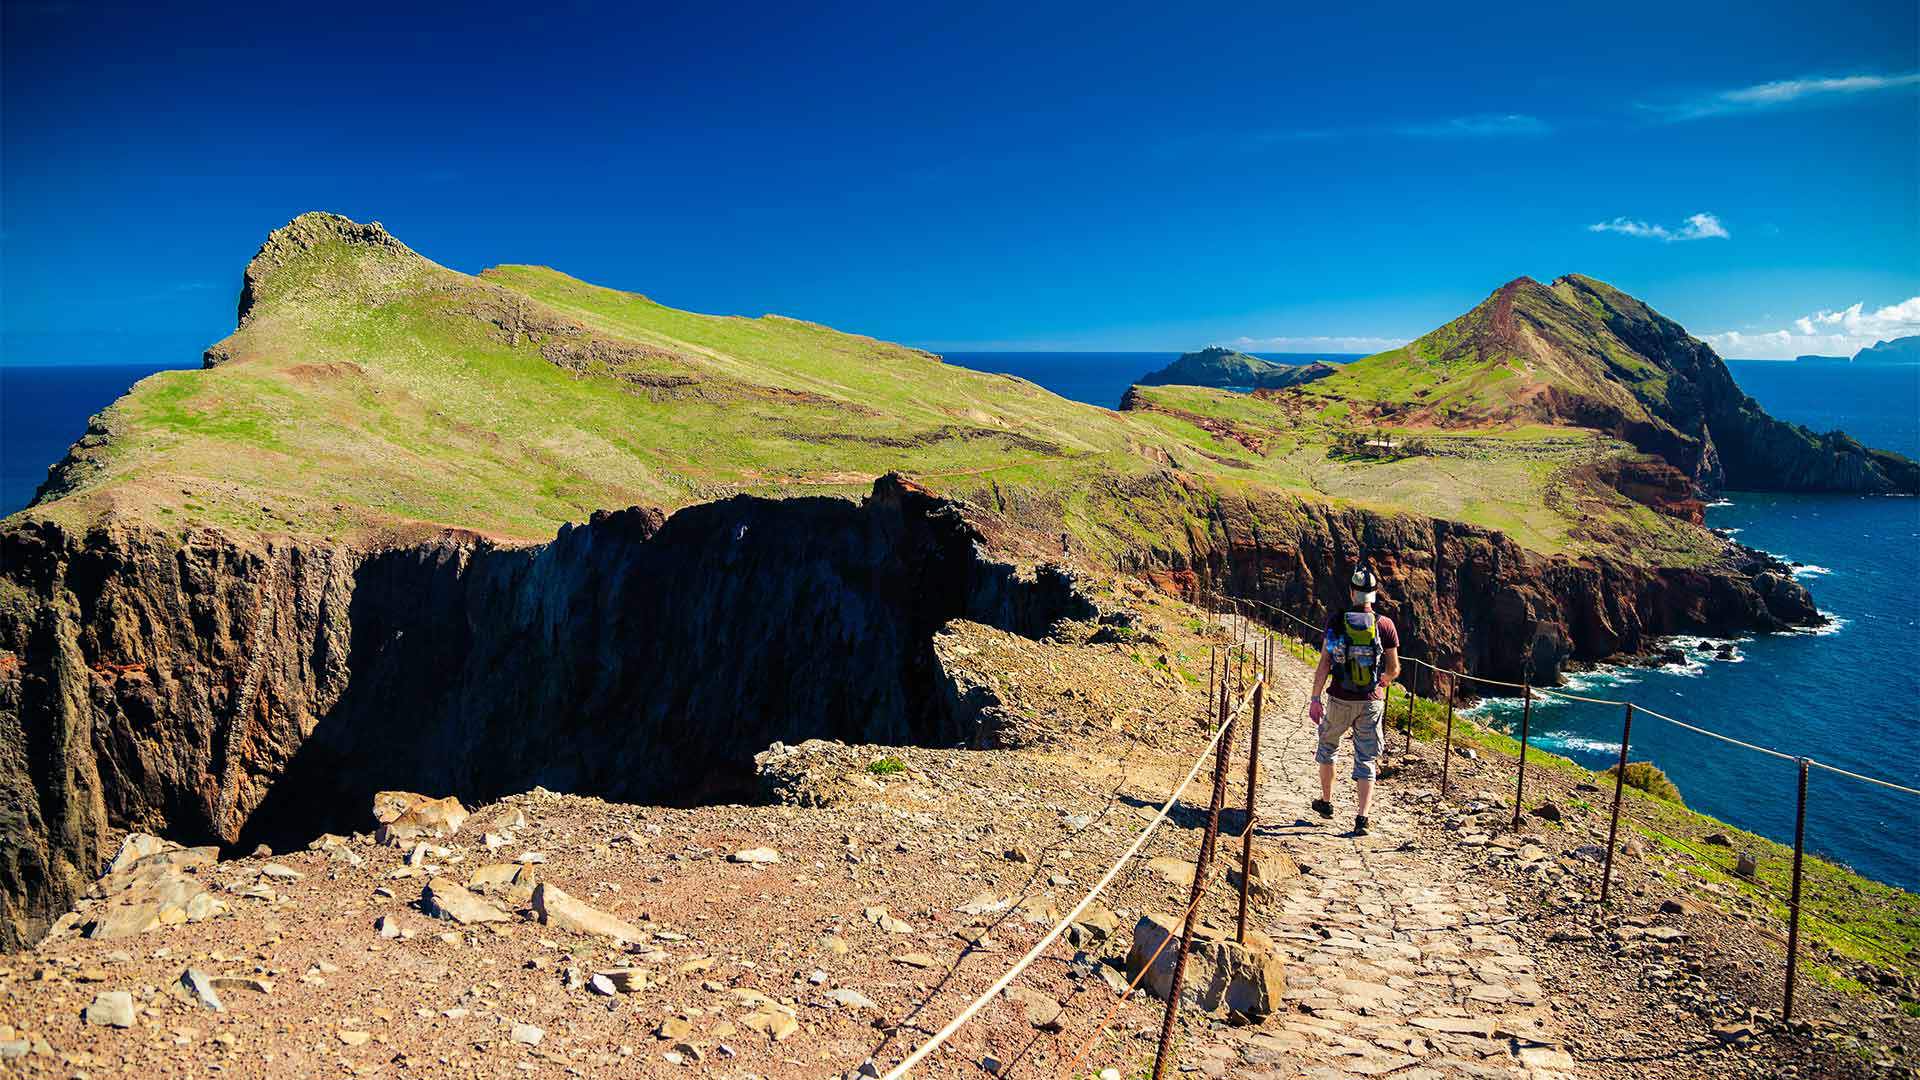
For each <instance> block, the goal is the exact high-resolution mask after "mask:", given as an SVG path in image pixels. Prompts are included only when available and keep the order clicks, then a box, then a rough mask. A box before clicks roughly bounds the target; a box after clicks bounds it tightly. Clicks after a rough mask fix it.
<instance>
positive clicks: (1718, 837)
mask: <svg viewBox="0 0 1920 1080" xmlns="http://www.w3.org/2000/svg"><path fill="white" fill-rule="evenodd" d="M1701 842H1702V843H1704V844H1706V845H1707V846H1708V847H1732V846H1733V841H1732V840H1729V839H1728V838H1727V834H1726V833H1718V832H1717V833H1708V834H1707V836H1706V839H1705V840H1703V841H1701Z"/></svg>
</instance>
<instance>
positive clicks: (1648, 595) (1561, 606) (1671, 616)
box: [1129, 474, 1821, 692]
mask: <svg viewBox="0 0 1920 1080" xmlns="http://www.w3.org/2000/svg"><path fill="white" fill-rule="evenodd" d="M1159 482H1161V483H1167V484H1177V483H1178V482H1179V481H1178V480H1177V479H1176V478H1174V477H1173V476H1172V475H1171V474H1168V475H1166V476H1165V477H1163V478H1162V480H1160V481H1159ZM1185 494H1186V495H1188V496H1193V495H1194V494H1195V493H1193V492H1188V493H1185ZM1202 497H1204V498H1209V499H1211V500H1212V511H1211V513H1210V514H1209V517H1208V522H1207V528H1206V529H1205V530H1204V531H1194V532H1190V533H1189V534H1188V535H1187V537H1186V538H1185V542H1184V543H1183V544H1180V545H1178V546H1172V545H1170V546H1168V547H1165V548H1160V549H1157V550H1143V551H1139V552H1136V553H1135V554H1134V555H1133V556H1132V557H1131V558H1130V560H1129V561H1130V563H1131V565H1132V568H1133V569H1135V570H1137V571H1139V572H1141V573H1144V574H1146V575H1147V576H1149V577H1152V578H1153V579H1155V580H1156V581H1157V582H1159V583H1160V584H1161V585H1162V586H1163V587H1164V588H1166V589H1168V590H1170V591H1173V592H1176V593H1180V594H1183V595H1186V596H1189V597H1193V598H1199V597H1201V596H1204V595H1205V594H1207V593H1210V592H1212V593H1219V594H1222V595H1224V596H1228V597H1239V598H1246V599H1254V600H1261V601H1265V602H1267V603H1270V604H1273V605H1275V606H1278V607H1280V608H1283V609H1285V610H1287V611H1290V612H1293V613H1295V614H1298V615H1301V616H1303V617H1307V618H1312V619H1316V620H1317V619H1318V618H1320V617H1323V616H1324V614H1325V613H1327V612H1329V611H1331V610H1334V609H1336V608H1338V607H1340V606H1342V605H1344V604H1345V603H1346V601H1347V578H1348V576H1349V575H1350V574H1351V573H1352V570H1353V567H1354V566H1355V565H1356V564H1358V563H1361V562H1365V563H1367V564H1368V565H1370V566H1372V567H1373V568H1374V569H1375V571H1376V572H1377V573H1379V575H1380V576H1381V579H1382V582H1383V585H1382V593H1383V603H1382V604H1381V609H1382V610H1383V611H1384V612H1385V613H1386V614H1388V615H1391V616H1392V617H1393V619H1394V620H1395V623H1396V624H1397V625H1398V626H1399V628H1400V631H1401V634H1402V639H1403V643H1404V644H1403V648H1404V651H1405V653H1406V655H1409V656H1413V657H1418V658H1419V659H1422V660H1425V661H1427V662H1429V663H1432V664H1436V665H1439V666H1441V667H1444V668H1449V669H1456V670H1464V671H1471V672H1473V673H1474V674H1477V675H1484V676H1488V677H1491V678H1497V679H1507V680H1514V681H1517V680H1519V679H1520V677H1521V676H1522V675H1523V674H1525V675H1529V676H1530V677H1531V678H1532V679H1533V681H1534V682H1535V683H1538V684H1551V683H1553V682H1554V681H1556V680H1557V679H1558V676H1559V673H1560V672H1561V670H1562V669H1563V668H1564V667H1565V666H1566V665H1567V664H1568V663H1569V662H1572V661H1583V662H1591V661H1597V660H1602V659H1605V658H1608V657H1613V656H1618V655H1620V654H1635V653H1641V652H1644V651H1646V650H1647V649H1648V648H1649V647H1650V646H1651V645H1652V642H1653V639H1655V638H1657V637H1660V636H1663V635H1667V634H1675V633H1702V634H1727V633H1733V632H1747V631H1767V630H1782V629H1787V628H1791V627H1796V626H1808V625H1814V624H1817V623H1819V622H1820V621H1821V616H1820V614H1819V612H1818V611H1817V610H1815V608H1814V606H1813V601H1812V597H1811V596H1809V595H1808V593H1807V591H1806V589H1804V588H1802V587H1801V586H1800V585H1799V584H1798V583H1796V582H1795V581H1794V580H1793V578H1792V576H1791V575H1790V574H1788V573H1787V568H1786V567H1785V566H1784V565H1782V564H1780V563H1779V562H1778V561H1777V560H1775V559H1773V558H1772V557H1771V556H1768V555H1765V554H1762V553H1760V552H1754V551H1748V550H1744V549H1735V553H1734V554H1732V555H1730V556H1729V557H1728V558H1727V560H1726V561H1725V562H1724V563H1723V564H1721V565H1716V566H1711V567H1706V568H1701V569H1649V568H1645V567H1640V566H1635V565H1629V564H1624V563H1620V562H1616V561H1613V560H1609V559H1601V558H1587V559H1578V560H1575V559H1569V558H1566V557H1551V558H1549V557H1543V556H1540V555H1537V554H1535V553H1533V552H1530V551H1527V550H1525V549H1524V548H1521V547H1520V546H1519V545H1517V544H1515V543H1514V542H1513V541H1512V540H1511V539H1509V538H1508V537H1506V536H1504V535H1503V534H1501V533H1498V532H1494V531H1491V530H1488V529H1482V528H1478V527H1476V526H1472V525H1465V524H1461V523H1459V522H1452V521H1445V520H1440V519H1435V518H1426V517H1419V516H1416V515H1411V514H1389V513H1377V512H1374V511H1369V510H1361V509H1354V508H1347V507H1335V506H1329V505H1326V504H1322V503H1305V502H1299V501H1294V500H1287V499H1285V498H1283V497H1276V498H1269V499H1265V500H1262V501H1248V500H1245V499H1239V498H1212V497H1211V496H1207V495H1204V493H1202ZM1409 677H1410V678H1411V677H1412V676H1411V675H1410V676H1409ZM1421 690H1422V692H1425V690H1426V687H1425V684H1424V683H1422V684H1421Z"/></svg>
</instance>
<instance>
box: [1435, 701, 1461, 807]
mask: <svg viewBox="0 0 1920 1080" xmlns="http://www.w3.org/2000/svg"><path fill="white" fill-rule="evenodd" d="M1459 696H1460V683H1459V680H1457V679H1456V678H1454V675H1453V673H1452V672H1448V673H1447V741H1446V743H1445V744H1444V745H1442V746H1441V748H1440V794H1441V795H1442V796H1443V797H1444V796H1445V795H1446V793H1447V771H1448V770H1449V769H1451V768H1452V767H1453V702H1454V699H1456V698H1458V697H1459Z"/></svg>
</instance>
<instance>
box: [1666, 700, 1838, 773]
mask: <svg viewBox="0 0 1920 1080" xmlns="http://www.w3.org/2000/svg"><path fill="white" fill-rule="evenodd" d="M1634 708H1636V709H1638V710H1640V711H1641V712H1643V713H1645V714H1646V715H1648V716H1651V717H1653V718H1654V719H1655V720H1665V721H1666V722H1667V723H1669V724H1673V725H1675V726H1677V727H1683V728H1686V729H1687V730H1688V731H1695V732H1699V733H1700V734H1702V735H1706V736H1708V737H1710V738H1715V739H1719V740H1720V741H1721V742H1727V743H1732V744H1733V745H1735V746H1744V747H1746V748H1747V749H1749V750H1756V751H1758V752H1760V753H1762V754H1767V755H1770V756H1772V757H1777V758H1779V759H1780V760H1781V761H1799V760H1800V759H1799V758H1797V757H1794V756H1793V755H1792V754H1783V753H1781V752H1780V751H1778V750H1770V749H1768V748H1767V747H1764V746H1755V745H1754V744H1752V743H1750V742H1741V741H1740V740H1739V739H1736V738H1734V737H1733V736H1731V735H1722V734H1720V733H1719V732H1717V731H1708V730H1707V729H1706V728H1703V727H1694V726H1693V725H1692V724H1689V723H1687V722H1686V721H1685V720H1675V719H1674V718H1673V717H1671V716H1667V715H1666V714H1664V713H1657V712H1654V711H1653V710H1652V709H1649V708H1647V707H1646V706H1644V705H1635V706H1634Z"/></svg>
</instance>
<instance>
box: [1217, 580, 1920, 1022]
mask: <svg viewBox="0 0 1920 1080" xmlns="http://www.w3.org/2000/svg"><path fill="white" fill-rule="evenodd" d="M1243 602H1244V603H1249V604H1252V605H1253V606H1255V607H1257V608H1261V609H1265V610H1266V611H1269V612H1273V613H1274V614H1277V615H1280V616H1284V617H1285V618H1286V619H1288V620H1290V621H1291V622H1293V623H1296V624H1298V625H1299V626H1301V627H1302V628H1304V629H1306V630H1307V631H1309V632H1311V633H1312V634H1313V635H1314V636H1315V637H1316V638H1317V637H1318V636H1319V635H1320V634H1322V633H1323V632H1324V627H1322V626H1318V625H1315V624H1314V623H1312V622H1309V621H1308V620H1306V619H1303V618H1301V617H1300V616H1298V615H1296V614H1294V613H1293V612H1291V611H1287V610H1286V609H1284V608H1281V607H1278V606H1276V605H1273V604H1270V603H1267V602H1266V601H1263V600H1248V601H1235V604H1236V610H1237V606H1238V604H1239V603H1243ZM1401 659H1402V660H1404V661H1407V662H1409V663H1412V664H1415V665H1418V666H1419V667H1422V668H1425V669H1426V670H1427V671H1429V672H1431V673H1432V676H1433V681H1436V682H1437V678H1438V676H1441V675H1445V676H1446V677H1447V680H1448V682H1447V736H1446V738H1447V748H1446V750H1445V751H1444V754H1445V758H1444V760H1443V764H1442V769H1441V780H1440V784H1441V791H1442V793H1443V794H1444V793H1445V791H1446V784H1447V780H1446V776H1447V771H1446V767H1445V766H1446V765H1447V764H1450V763H1451V759H1452V742H1453V704H1454V701H1455V700H1456V699H1457V694H1458V687H1459V682H1458V680H1462V679H1464V680H1467V681H1469V682H1473V683H1479V684H1482V685H1486V686H1498V687H1505V688H1508V689H1513V690H1518V691H1520V693H1521V696H1522V699H1523V705H1522V709H1521V721H1520V732H1519V736H1520V738H1519V742H1520V753H1519V779H1518V786H1517V788H1516V790H1515V792H1514V806H1513V828H1514V829H1516V830H1517V829H1519V827H1520V815H1521V810H1522V801H1523V799H1524V797H1525V792H1526V777H1527V749H1528V746H1527V742H1528V727H1529V724H1530V721H1531V719H1532V712H1533V703H1534V701H1535V700H1536V699H1561V700H1567V701H1577V702H1581V703H1584V704H1592V705H1605V706H1611V707H1615V708H1620V709H1623V710H1624V719H1623V721H1622V726H1621V731H1620V759H1619V763H1618V764H1617V765H1616V766H1615V767H1614V769H1613V772H1614V794H1613V808H1612V816H1611V820H1610V823H1609V825H1608V833H1607V845H1606V854H1605V857H1604V860H1603V864H1602V869H1601V876H1600V898H1599V899H1600V904H1601V906H1602V907H1603V908H1604V907H1605V906H1606V903H1607V894H1608V888H1609V886H1610V885H1611V883H1612V877H1613V861H1614V848H1615V841H1616V840H1617V838H1618V834H1619V828H1620V815H1621V810H1622V798H1621V796H1622V794H1623V793H1624V790H1625V783H1626V773H1627V765H1628V760H1627V757H1628V748H1629V747H1630V745H1631V743H1632V733H1633V720H1634V716H1635V714H1636V712H1637V713H1639V714H1640V715H1642V716H1650V717H1652V718H1654V719H1655V720H1659V721H1661V722H1662V723H1665V724H1670V725H1672V726H1674V727H1678V728H1681V729H1683V730H1686V731H1691V732H1694V733H1696V734H1699V735H1704V736H1706V737H1708V738H1711V739H1716V740H1719V741H1720V742H1724V743H1727V744H1729V745H1732V746H1737V747H1740V748H1741V749H1743V750H1750V751H1753V752H1755V753H1758V754H1762V755H1764V756H1767V757H1771V758H1776V759H1778V760H1781V761H1789V762H1792V763H1793V764H1794V765H1795V768H1796V772H1797V775H1798V779H1797V784H1796V787H1797V790H1796V806H1795V813H1794V834H1793V870H1792V877H1791V882H1792V884H1791V889H1790V891H1789V892H1788V893H1786V894H1785V895H1781V894H1780V893H1779V892H1778V890H1776V889H1773V888H1771V887H1769V886H1767V885H1766V884H1765V883H1764V882H1761V881H1759V880H1758V878H1757V877H1752V878H1746V879H1743V880H1747V881H1749V883H1751V884H1753V885H1754V886H1755V887H1756V888H1757V889H1759V891H1760V893H1761V894H1762V895H1763V896H1768V897H1771V898H1774V899H1777V900H1780V901H1783V902H1785V904H1786V905H1787V911H1788V916H1787V919H1788V922H1787V963H1786V969H1787V970H1786V989H1785V993H1784V995H1783V998H1782V1004H1781V1017H1782V1019H1789V1020H1790V1019H1792V1016H1793V998H1794V989H1795V985H1796V969H1797V967H1798V959H1799V939H1800V916H1801V914H1802V904H1801V884H1802V878H1803V861H1804V855H1805V851H1806V821H1807V773H1808V771H1809V770H1810V769H1821V770H1824V771H1826V772H1830V773H1834V774H1836V775H1839V776H1844V777H1847V778H1849V779H1852V780H1858V781H1860V782H1862V783H1867V784H1874V785H1877V786H1879V787H1883V788H1886V789H1888V790H1891V791H1897V792H1900V793H1902V794H1906V795H1913V796H1920V788H1915V787H1912V786H1909V785H1906V784H1901V783H1897V782H1895V781H1892V780H1886V779H1883V778H1880V777H1877V776H1869V775H1866V774H1864V773H1858V772H1854V771H1852V770H1850V769H1843V768H1840V767H1839V766H1837V765H1829V764H1827V763H1826V762H1823V761H1817V760H1815V759H1813V758H1811V757H1807V756H1804V755H1794V754H1789V753H1786V752H1784V751H1780V750H1775V749H1773V748H1772V747H1768V746H1761V745H1759V744H1757V743H1752V742H1748V741H1746V740H1744V739H1736V738H1734V737H1733V736H1731V735H1726V734H1723V733H1721V732H1718V731H1714V730H1712V729H1710V728H1705V727H1701V726H1699V725H1698V724H1690V723H1688V722H1686V721H1684V720H1680V719H1678V718H1676V717H1672V716H1668V715H1667V714H1665V713H1661V712H1656V711H1654V710H1652V709H1648V708H1646V707H1645V706H1642V705H1639V704H1637V703H1635V702H1632V701H1616V700H1613V699H1610V698H1600V697H1592V696H1588V695H1583V694H1575V693H1571V692H1568V691H1565V690H1559V689H1556V688H1553V687H1536V686H1533V685H1531V684H1530V683H1528V682H1520V683H1514V682H1507V681H1505V680H1501V679H1489V678H1486V677H1484V676H1479V675H1471V674H1468V673H1466V672H1460V671H1449V670H1447V669H1446V668H1442V667H1438V666H1436V665H1434V664H1432V663H1429V662H1427V661H1425V660H1421V659H1419V658H1417V657H1411V656H1403V657H1401ZM1430 689H1432V687H1431V686H1430ZM1408 696H1409V700H1408V707H1407V721H1406V723H1407V738H1408V739H1409V740H1411V739H1412V737H1413V697H1414V694H1413V690H1412V688H1411V686H1410V687H1409V688H1408ZM1642 827H1644V828H1648V829H1650V831H1652V832H1654V833H1656V834H1657V835H1660V836H1666V835H1667V834H1665V833H1662V832H1660V831H1659V830H1657V829H1651V827H1650V826H1642ZM1667 838H1668V839H1670V840H1672V841H1673V842H1675V843H1676V844H1677V845H1678V846H1680V847H1682V848H1684V849H1686V850H1688V851H1690V852H1693V853H1694V854H1695V856H1696V857H1698V858H1701V859H1704V860H1706V861H1707V862H1709V863H1712V862H1714V861H1715V860H1713V859H1711V858H1708V857H1707V856H1706V855H1705V853H1703V852H1700V851H1699V850H1698V849H1697V848H1694V847H1693V845H1691V844H1689V843H1686V842H1685V841H1683V840H1680V839H1679V838H1677V837H1667ZM1805 914H1806V915H1807V916H1808V917H1809V918H1812V919H1814V920H1816V921H1818V922H1820V923H1823V924H1825V925H1827V926H1829V927H1831V928H1832V929H1833V930H1835V931H1837V932H1838V933H1840V934H1841V935H1842V936H1844V937H1846V938H1848V939H1850V940H1852V941H1854V942H1855V943H1857V944H1858V945H1860V946H1862V947H1864V948H1865V949H1867V950H1868V951H1869V952H1872V953H1875V954H1878V955H1880V956H1883V957H1892V956H1894V955H1895V954H1893V953H1891V952H1890V951H1889V950H1887V949H1886V948H1885V947H1884V946H1880V945H1878V944H1876V943H1874V942H1872V941H1869V940H1868V939H1866V938H1864V937H1862V936H1860V935H1859V934H1856V933H1854V932H1853V931H1852V930H1850V929H1848V928H1847V927H1845V926H1843V925H1842V924H1840V923H1838V922H1836V921H1834V920H1832V919H1829V918H1826V917H1825V916H1822V915H1820V914H1819V913H1818V912H1814V911H1806V912H1805ZM1908 963H1911V958H1904V959H1903V960H1902V962H1901V963H1900V964H1898V965H1896V966H1900V967H1904V966H1906V964H1908Z"/></svg>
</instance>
